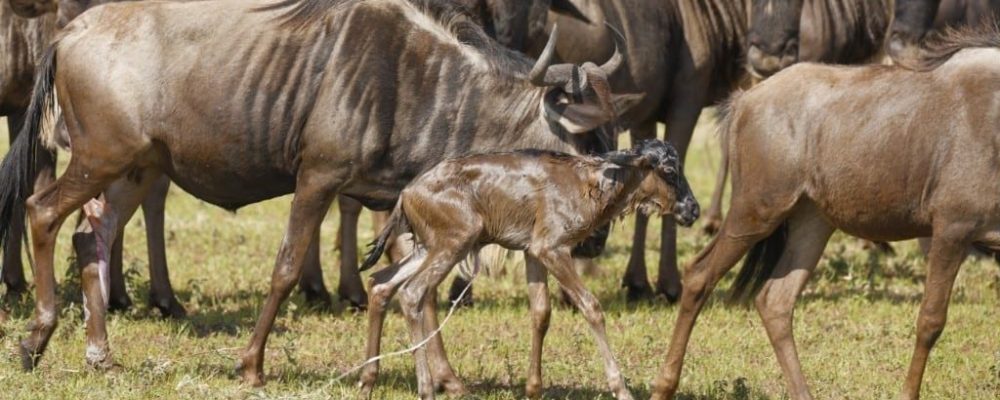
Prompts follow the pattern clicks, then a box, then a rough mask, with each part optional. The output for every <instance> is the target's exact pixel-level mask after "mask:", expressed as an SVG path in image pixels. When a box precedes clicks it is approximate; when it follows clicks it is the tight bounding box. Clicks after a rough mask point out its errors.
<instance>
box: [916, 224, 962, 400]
mask: <svg viewBox="0 0 1000 400" xmlns="http://www.w3.org/2000/svg"><path fill="white" fill-rule="evenodd" d="M972 228H973V227H972V224H969V225H964V224H948V223H946V222H943V223H936V224H935V226H934V236H932V237H931V251H930V255H929V258H930V265H929V266H928V268H927V282H926V284H925V285H924V300H923V302H922V303H921V304H920V315H919V316H918V317H917V342H916V346H915V348H914V350H913V358H912V359H911V360H910V369H909V371H908V372H907V374H906V382H905V383H904V384H903V391H902V394H901V395H900V398H902V399H911V400H915V399H918V398H920V384H921V382H922V381H923V378H924V370H925V369H926V367H927V358H928V357H929V356H930V352H931V348H932V347H934V343H935V342H937V340H938V337H940V336H941V332H943V331H944V325H945V322H946V321H947V318H948V302H949V301H950V299H951V290H952V286H953V285H954V283H955V276H956V275H958V270H959V267H961V265H962V261H963V260H965V256H966V253H967V249H968V247H969V245H970V244H971V243H970V242H969V240H968V236H969V233H970V230H971V229H972Z"/></svg>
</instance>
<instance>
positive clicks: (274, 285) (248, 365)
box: [236, 167, 339, 386]
mask: <svg viewBox="0 0 1000 400" xmlns="http://www.w3.org/2000/svg"><path fill="white" fill-rule="evenodd" d="M326 175H327V173H317V172H313V171H312V170H311V169H309V168H308V167H303V168H301V169H300V172H299V176H298V179H297V182H296V189H295V197H294V199H293V200H292V210H291V215H290V216H289V219H288V228H287V231H286V233H285V239H284V240H283V241H282V243H281V248H280V249H279V250H278V257H277V261H276V262H275V264H274V272H273V273H272V274H271V291H270V293H268V295H267V301H265V303H264V309H263V310H261V313H260V318H259V319H258V320H257V324H256V325H255V326H254V330H253V335H252V336H251V337H250V343H249V344H248V345H247V348H246V350H244V352H243V356H242V357H241V358H240V361H239V362H238V363H237V366H236V369H237V371H238V373H239V374H240V376H241V377H242V378H243V381H244V382H245V383H247V384H250V385H253V386H261V385H263V384H264V349H265V346H266V345H267V337H268V335H269V334H270V333H271V328H272V327H273V326H274V318H275V317H276V316H277V315H278V309H279V308H280V307H281V304H282V303H283V302H284V301H285V299H286V298H288V294H289V293H291V291H292V287H293V286H295V284H296V283H297V282H298V281H299V277H300V276H301V274H302V264H303V263H304V261H305V257H306V253H308V252H309V246H311V245H312V241H313V239H314V238H315V233H316V230H317V229H318V228H319V225H320V223H322V222H323V217H324V216H325V215H326V213H327V211H328V210H329V208H330V203H331V202H332V201H333V199H334V196H335V195H336V189H337V185H338V184H339V183H338V182H336V181H335V180H332V179H330V177H328V176H326Z"/></svg>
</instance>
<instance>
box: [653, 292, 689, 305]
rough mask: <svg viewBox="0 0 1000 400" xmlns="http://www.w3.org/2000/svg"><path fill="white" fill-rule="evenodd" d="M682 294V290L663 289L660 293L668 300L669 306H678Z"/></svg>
mask: <svg viewBox="0 0 1000 400" xmlns="http://www.w3.org/2000/svg"><path fill="white" fill-rule="evenodd" d="M681 293H683V289H682V288H677V289H663V290H660V291H659V294H661V295H663V298H665V299H667V303H669V304H676V303H677V301H678V300H680V299H681Z"/></svg>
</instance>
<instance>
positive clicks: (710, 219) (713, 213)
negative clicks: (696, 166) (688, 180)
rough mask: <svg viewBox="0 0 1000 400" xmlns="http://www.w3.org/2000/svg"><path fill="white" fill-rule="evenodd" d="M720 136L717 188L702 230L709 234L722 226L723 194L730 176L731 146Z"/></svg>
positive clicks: (704, 217)
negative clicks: (720, 149) (720, 150)
mask: <svg viewBox="0 0 1000 400" xmlns="http://www.w3.org/2000/svg"><path fill="white" fill-rule="evenodd" d="M724 140H725V138H720V146H721V147H722V152H721V153H719V154H720V159H719V172H718V173H717V174H716V176H715V189H713V190H712V204H711V205H709V207H708V212H707V213H705V215H704V216H702V218H703V219H704V223H703V224H702V230H704V231H705V233H707V234H709V235H714V234H715V233H716V232H718V231H719V227H720V226H722V195H723V193H725V192H726V178H728V177H729V146H727V145H726V142H725V141H724Z"/></svg>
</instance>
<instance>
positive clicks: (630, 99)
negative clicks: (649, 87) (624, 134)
mask: <svg viewBox="0 0 1000 400" xmlns="http://www.w3.org/2000/svg"><path fill="white" fill-rule="evenodd" d="M644 98H646V93H626V94H612V95H611V103H612V104H614V106H615V112H616V113H618V114H619V115H621V114H623V113H625V112H626V111H628V110H629V109H631V108H632V107H635V105H636V104H639V102H641V101H642V99H644Z"/></svg>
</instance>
